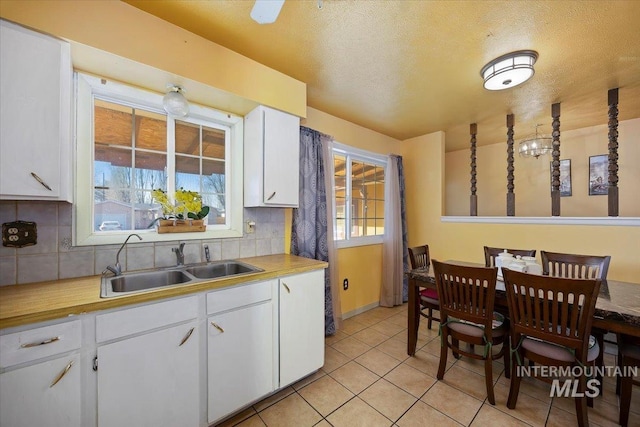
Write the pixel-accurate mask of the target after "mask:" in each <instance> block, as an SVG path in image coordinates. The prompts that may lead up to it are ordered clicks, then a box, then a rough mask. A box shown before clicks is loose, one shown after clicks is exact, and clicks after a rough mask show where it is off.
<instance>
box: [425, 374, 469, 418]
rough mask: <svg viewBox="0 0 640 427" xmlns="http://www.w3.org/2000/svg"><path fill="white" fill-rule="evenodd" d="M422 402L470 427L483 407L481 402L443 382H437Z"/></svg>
mask: <svg viewBox="0 0 640 427" xmlns="http://www.w3.org/2000/svg"><path fill="white" fill-rule="evenodd" d="M420 400H422V401H423V402H425V403H427V404H429V405H430V406H432V407H434V408H437V409H438V411H440V412H442V413H444V414H445V415H447V416H449V417H451V418H453V419H454V420H456V421H458V422H459V423H461V424H463V425H469V423H470V422H471V421H472V420H473V418H474V417H475V416H476V414H477V413H478V411H479V410H480V407H481V406H482V401H481V400H478V399H476V398H474V397H471V396H469V395H468V394H466V393H463V392H461V391H460V390H458V389H456V388H453V387H451V386H449V385H447V384H445V383H443V382H442V381H437V382H436V383H435V384H434V385H433V387H431V388H430V389H429V391H427V393H426V394H425V395H424V396H422V398H421V399H420Z"/></svg>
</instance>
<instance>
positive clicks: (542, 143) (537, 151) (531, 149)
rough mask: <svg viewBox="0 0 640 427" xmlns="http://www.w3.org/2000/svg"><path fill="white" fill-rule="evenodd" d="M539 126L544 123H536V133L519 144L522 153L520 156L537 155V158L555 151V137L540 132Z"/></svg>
mask: <svg viewBox="0 0 640 427" xmlns="http://www.w3.org/2000/svg"><path fill="white" fill-rule="evenodd" d="M539 126H542V125H536V133H535V135H533V136H530V137H527V138H525V139H523V140H522V141H520V143H519V146H518V153H520V156H522V157H535V158H536V159H537V158H538V157H540V156H544V155H545V154H550V153H551V152H552V151H553V139H552V138H551V137H550V136H547V135H541V134H539V133H538V127H539Z"/></svg>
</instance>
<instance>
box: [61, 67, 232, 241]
mask: <svg viewBox="0 0 640 427" xmlns="http://www.w3.org/2000/svg"><path fill="white" fill-rule="evenodd" d="M74 80H75V93H76V110H75V123H76V127H75V132H76V134H75V146H76V147H75V148H76V149H75V158H74V170H75V176H74V181H75V186H74V187H75V188H74V191H75V194H74V197H75V198H74V200H75V203H74V205H73V215H72V217H73V227H72V228H73V230H72V240H73V245H74V246H89V245H91V246H95V245H109V244H121V243H122V242H123V241H124V239H125V238H126V236H128V235H129V234H132V233H136V234H139V235H140V236H141V237H142V239H143V240H144V241H145V242H164V241H176V240H203V239H218V238H234V237H235V238H238V237H242V232H243V199H242V191H243V141H244V133H243V118H242V117H240V116H236V115H233V114H228V113H223V112H220V111H217V110H214V109H212V108H207V107H201V106H198V105H194V104H191V105H189V119H188V121H193V122H194V123H198V122H199V120H206V121H213V122H218V123H221V124H224V125H225V126H229V128H230V129H231V130H230V146H229V151H228V153H227V158H226V173H227V176H228V177H229V182H230V184H229V192H228V194H227V208H226V212H225V213H226V217H227V219H228V223H227V224H226V225H216V224H212V225H209V226H208V227H207V230H206V231H204V232H198V233H169V234H159V233H157V232H156V231H155V230H154V229H150V230H122V231H114V232H109V233H96V232H95V231H94V229H93V156H94V152H93V151H94V150H93V143H92V141H93V126H92V124H93V117H92V116H93V96H94V95H100V96H101V98H102V97H104V98H109V97H112V98H113V99H117V101H118V102H120V103H122V102H127V100H130V102H132V103H134V104H135V105H137V106H140V105H142V106H145V107H146V108H148V109H149V110H150V111H156V112H159V113H161V114H164V110H163V108H162V97H163V95H161V94H158V93H153V92H149V91H145V90H142V89H139V88H133V87H130V86H126V85H124V84H120V83H116V82H113V81H109V80H102V79H100V78H98V77H95V76H90V75H87V74H81V73H75V78H74ZM132 90H135V91H136V92H138V93H137V94H136V98H135V99H132V98H131V96H130V93H131V91H132ZM138 95H139V97H138ZM87 177H90V179H87Z"/></svg>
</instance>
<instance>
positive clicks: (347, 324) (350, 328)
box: [340, 316, 367, 335]
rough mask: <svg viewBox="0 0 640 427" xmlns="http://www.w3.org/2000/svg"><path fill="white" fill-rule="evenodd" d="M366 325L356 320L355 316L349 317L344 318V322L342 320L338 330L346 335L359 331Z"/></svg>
mask: <svg viewBox="0 0 640 427" xmlns="http://www.w3.org/2000/svg"><path fill="white" fill-rule="evenodd" d="M356 317H357V316H356ZM366 327H367V325H365V324H363V323H361V322H359V321H358V320H356V318H355V317H351V318H349V319H347V320H345V321H344V322H342V328H340V331H341V332H343V333H345V334H347V335H353V334H355V333H356V332H358V331H361V330H363V329H364V328H366Z"/></svg>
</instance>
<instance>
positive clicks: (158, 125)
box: [135, 109, 167, 152]
mask: <svg viewBox="0 0 640 427" xmlns="http://www.w3.org/2000/svg"><path fill="white" fill-rule="evenodd" d="M135 115H136V134H135V141H136V148H143V149H147V150H154V151H162V152H165V151H167V118H166V116H163V115H160V114H157V113H151V112H149V111H145V110H139V109H136V110H135Z"/></svg>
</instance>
